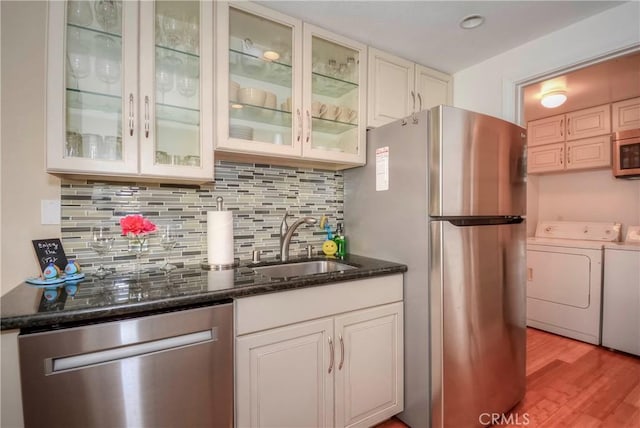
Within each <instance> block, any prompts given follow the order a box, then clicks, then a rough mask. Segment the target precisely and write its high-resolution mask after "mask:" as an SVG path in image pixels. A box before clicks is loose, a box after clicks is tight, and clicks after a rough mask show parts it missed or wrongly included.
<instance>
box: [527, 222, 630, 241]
mask: <svg viewBox="0 0 640 428" xmlns="http://www.w3.org/2000/svg"><path fill="white" fill-rule="evenodd" d="M536 238H555V239H581V240H585V241H603V242H618V241H619V240H620V223H609V222H597V223H596V222H582V221H541V222H539V223H538V226H537V227H536Z"/></svg>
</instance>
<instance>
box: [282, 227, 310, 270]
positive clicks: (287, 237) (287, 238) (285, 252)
mask: <svg viewBox="0 0 640 428" xmlns="http://www.w3.org/2000/svg"><path fill="white" fill-rule="evenodd" d="M317 222H318V220H316V219H315V218H313V217H303V218H301V219H300V220H297V221H296V222H295V223H293V224H292V225H291V226H289V228H288V229H287V231H286V233H285V234H284V237H283V238H282V244H281V245H280V260H281V261H283V262H286V261H288V260H289V243H290V242H291V238H292V237H293V234H294V232H295V231H296V229H297V228H298V226H300V225H301V224H303V223H304V224H316V223H317Z"/></svg>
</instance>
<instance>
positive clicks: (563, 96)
mask: <svg viewBox="0 0 640 428" xmlns="http://www.w3.org/2000/svg"><path fill="white" fill-rule="evenodd" d="M565 101H567V92H566V91H562V90H555V91H550V92H547V93H545V94H542V99H541V100H540V103H541V104H542V105H543V106H544V107H546V108H555V107H559V106H561V105H562V104H564V102H565Z"/></svg>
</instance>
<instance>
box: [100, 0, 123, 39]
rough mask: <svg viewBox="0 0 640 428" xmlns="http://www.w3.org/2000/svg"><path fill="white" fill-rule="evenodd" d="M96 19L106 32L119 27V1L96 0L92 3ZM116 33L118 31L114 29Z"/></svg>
mask: <svg viewBox="0 0 640 428" xmlns="http://www.w3.org/2000/svg"><path fill="white" fill-rule="evenodd" d="M93 6H94V9H95V12H96V21H97V22H98V25H100V27H102V29H103V30H104V31H106V32H111V31H112V29H118V28H119V27H120V7H121V5H120V2H119V1H116V0H98V1H96V2H95V3H94V5H93ZM116 33H120V32H119V31H116Z"/></svg>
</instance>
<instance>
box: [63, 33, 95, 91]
mask: <svg viewBox="0 0 640 428" xmlns="http://www.w3.org/2000/svg"><path fill="white" fill-rule="evenodd" d="M67 45H68V50H67V62H68V65H69V69H68V70H69V73H70V74H71V76H73V77H74V78H75V82H76V89H79V86H78V80H79V79H84V78H85V77H87V76H89V73H90V72H91V61H90V59H89V48H88V47H87V45H86V43H85V42H84V41H83V40H82V36H81V35H80V30H78V29H77V28H69V31H68V33H67Z"/></svg>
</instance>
